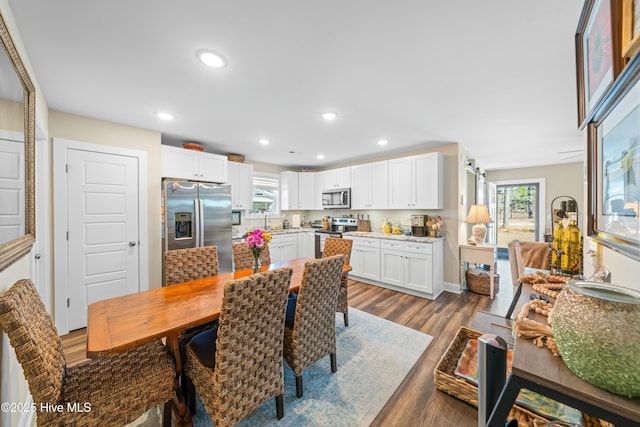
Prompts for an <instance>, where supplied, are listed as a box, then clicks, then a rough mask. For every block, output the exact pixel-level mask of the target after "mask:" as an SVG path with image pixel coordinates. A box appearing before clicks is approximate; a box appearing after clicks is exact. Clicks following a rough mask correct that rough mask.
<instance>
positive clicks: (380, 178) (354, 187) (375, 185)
mask: <svg viewBox="0 0 640 427" xmlns="http://www.w3.org/2000/svg"><path fill="white" fill-rule="evenodd" d="M351 208H352V209H388V208H389V161H387V160H384V161H381V162H375V163H366V164H363V165H358V166H352V167H351Z"/></svg>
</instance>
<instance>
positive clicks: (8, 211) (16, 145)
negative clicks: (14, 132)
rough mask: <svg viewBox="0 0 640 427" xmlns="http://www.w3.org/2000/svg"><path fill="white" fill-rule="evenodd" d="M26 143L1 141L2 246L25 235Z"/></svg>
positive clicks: (0, 202)
mask: <svg viewBox="0 0 640 427" xmlns="http://www.w3.org/2000/svg"><path fill="white" fill-rule="evenodd" d="M24 215H25V211H24V143H22V142H17V141H12V140H7V139H0V244H3V243H7V242H9V241H11V240H13V239H17V238H18V237H20V236H22V235H24Z"/></svg>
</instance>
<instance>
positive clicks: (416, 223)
mask: <svg viewBox="0 0 640 427" xmlns="http://www.w3.org/2000/svg"><path fill="white" fill-rule="evenodd" d="M411 234H413V235H414V236H427V235H428V232H427V216H426V215H412V216H411Z"/></svg>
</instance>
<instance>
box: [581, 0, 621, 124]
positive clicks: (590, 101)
mask: <svg viewBox="0 0 640 427" xmlns="http://www.w3.org/2000/svg"><path fill="white" fill-rule="evenodd" d="M620 15H621V8H620V3H619V2H617V1H616V0H587V1H586V2H585V5H584V8H583V10H582V15H581V16H580V22H579V23H578V30H577V32H576V62H577V64H576V71H577V83H578V126H579V127H580V128H583V127H584V126H585V125H586V122H587V121H588V120H589V119H590V118H591V116H592V114H593V112H594V110H595V109H596V107H597V106H598V104H599V103H600V102H601V101H602V100H603V96H604V94H605V93H606V92H607V91H608V90H609V88H610V87H611V85H612V84H613V81H614V80H615V79H616V77H617V76H618V74H619V73H620V70H621V69H622V55H621V53H620V42H621V38H620V34H621V25H620V21H621V19H620Z"/></svg>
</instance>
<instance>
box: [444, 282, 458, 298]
mask: <svg viewBox="0 0 640 427" xmlns="http://www.w3.org/2000/svg"><path fill="white" fill-rule="evenodd" d="M442 290H443V291H445V292H451V293H452V294H457V295H460V294H461V293H462V288H461V286H460V284H459V283H453V282H444V283H443V287H442Z"/></svg>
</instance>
